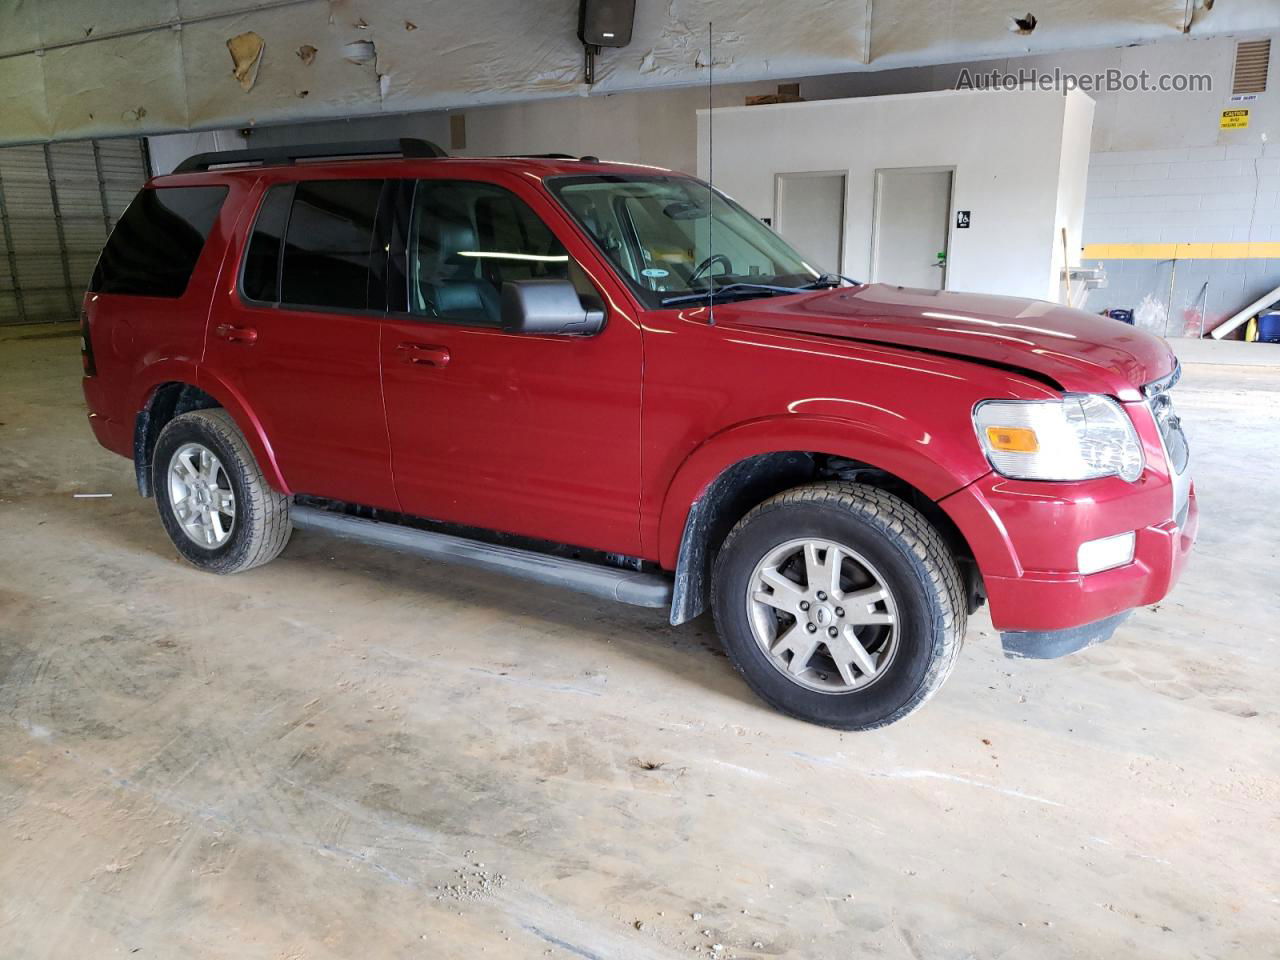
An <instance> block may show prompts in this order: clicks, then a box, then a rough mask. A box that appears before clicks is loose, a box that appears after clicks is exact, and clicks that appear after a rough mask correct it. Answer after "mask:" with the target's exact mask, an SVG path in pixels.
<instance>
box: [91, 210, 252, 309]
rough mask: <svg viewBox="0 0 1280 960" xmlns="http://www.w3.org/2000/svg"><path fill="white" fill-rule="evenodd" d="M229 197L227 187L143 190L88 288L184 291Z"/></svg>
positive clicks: (149, 293) (148, 293)
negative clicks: (223, 204)
mask: <svg viewBox="0 0 1280 960" xmlns="http://www.w3.org/2000/svg"><path fill="white" fill-rule="evenodd" d="M226 197H227V188H226V187H155V188H151V189H147V190H141V191H139V193H138V195H137V196H136V197H134V198H133V202H132V203H130V204H129V208H128V209H127V210H125V212H124V215H123V216H122V217H121V218H120V222H119V223H117V224H116V227H115V229H114V230H112V231H111V237H110V239H109V240H107V245H106V247H105V248H104V249H103V251H102V255H101V256H100V257H99V258H98V265H97V266H96V267H94V270H93V279H92V280H91V281H90V283H89V290H90V291H91V292H93V293H119V294H129V295H133V296H140V297H180V296H182V294H183V293H184V292H185V291H186V289H187V283H188V282H189V281H190V280H191V272H192V271H193V270H194V269H195V266H196V261H197V260H199V259H200V251H201V250H203V249H204V242H205V240H206V239H208V237H209V231H211V230H212V229H213V225H214V223H215V222H216V221H217V219H218V211H219V210H221V209H222V201H223V200H225V199H226Z"/></svg>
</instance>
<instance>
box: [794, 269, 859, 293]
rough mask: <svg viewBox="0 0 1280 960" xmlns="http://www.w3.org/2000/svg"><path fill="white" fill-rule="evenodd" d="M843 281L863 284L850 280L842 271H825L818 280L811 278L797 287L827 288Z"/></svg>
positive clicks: (836, 285) (854, 284)
mask: <svg viewBox="0 0 1280 960" xmlns="http://www.w3.org/2000/svg"><path fill="white" fill-rule="evenodd" d="M841 283H849V284H852V285H853V286H855V287H858V286H861V284H860V283H859V282H858V281H857V280H850V279H849V278H848V277H846V276H845V275H844V274H840V273H824V274H823V275H822V276H820V277H818V279H817V280H811V281H809V282H808V283H806V284H802V285H801V286H798V287H796V289H797V290H825V289H828V288H831V287H838V286H840V284H841Z"/></svg>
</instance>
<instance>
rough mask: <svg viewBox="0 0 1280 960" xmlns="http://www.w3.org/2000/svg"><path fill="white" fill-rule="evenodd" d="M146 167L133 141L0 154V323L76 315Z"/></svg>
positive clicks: (14, 149) (87, 142) (137, 143)
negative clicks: (112, 230)
mask: <svg viewBox="0 0 1280 960" xmlns="http://www.w3.org/2000/svg"><path fill="white" fill-rule="evenodd" d="M144 164H145V159H144V154H143V147H142V142H141V141H139V140H83V141H78V142H75V143H54V144H47V145H39V144H37V145H34V146H25V147H5V148H4V149H0V228H2V229H0V324H2V323H39V322H42V321H53V320H72V319H74V318H75V317H76V314H77V313H78V312H79V307H80V297H81V295H82V294H83V293H84V289H85V287H87V286H88V284H89V275H90V274H91V273H92V272H93V265H94V263H96V262H97V259H98V251H100V250H101V249H102V245H103V244H104V243H105V242H106V239H107V234H108V232H109V231H110V230H111V228H112V227H113V226H115V222H116V220H117V219H119V217H120V214H121V213H123V212H124V208H125V207H126V206H128V204H129V201H130V200H131V199H132V198H133V195H134V194H135V193H136V192H137V191H138V188H139V187H141V186H142V183H143V181H144V180H145V179H146V173H145V167H144Z"/></svg>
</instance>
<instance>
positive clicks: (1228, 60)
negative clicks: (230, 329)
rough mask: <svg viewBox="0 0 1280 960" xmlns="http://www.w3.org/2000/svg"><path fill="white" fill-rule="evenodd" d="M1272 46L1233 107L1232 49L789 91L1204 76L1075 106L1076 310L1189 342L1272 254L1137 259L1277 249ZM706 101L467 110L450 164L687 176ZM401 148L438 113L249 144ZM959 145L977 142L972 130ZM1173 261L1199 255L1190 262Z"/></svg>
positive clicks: (1152, 48)
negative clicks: (1246, 113)
mask: <svg viewBox="0 0 1280 960" xmlns="http://www.w3.org/2000/svg"><path fill="white" fill-rule="evenodd" d="M1241 36H1242V37H1244V38H1247V39H1257V38H1259V37H1265V36H1267V34H1257V33H1254V34H1248V33H1246V34H1241ZM1273 37H1274V41H1275V42H1273V44H1272V52H1271V57H1272V59H1271V89H1269V90H1268V91H1267V92H1266V93H1264V94H1262V95H1260V96H1259V97H1258V98H1257V100H1255V101H1252V102H1249V103H1247V104H1233V103H1232V101H1231V100H1230V84H1231V71H1232V65H1233V62H1234V56H1235V47H1236V40H1237V38H1234V37H1220V38H1209V39H1195V38H1194V37H1192V38H1179V39H1176V40H1168V41H1162V42H1159V43H1152V44H1147V45H1144V46H1134V47H1124V48H1120V49H1106V50H1095V51H1082V52H1076V53H1068V54H1054V55H1043V56H1026V57H1020V58H1012V59H1005V60H987V61H980V62H969V63H953V64H946V65H942V66H932V67H915V68H907V69H897V70H884V71H878V72H869V73H858V74H843V75H833V76H825V77H813V78H805V79H803V80H802V81H801V86H802V92H803V94H804V96H805V97H807V98H809V99H814V100H817V99H831V98H840V97H864V96H877V95H884V94H897V93H911V92H923V91H931V90H946V89H952V88H954V87H955V85H956V82H957V78H958V77H959V76H960V75H961V71H962V70H965V69H968V70H969V71H970V72H971V73H978V72H982V71H989V70H991V69H992V68H993V67H995V68H999V69H1001V70H1004V71H1006V72H1012V71H1017V70H1019V69H1027V68H1036V69H1039V70H1041V71H1052V70H1053V69H1055V68H1058V69H1061V70H1064V71H1072V72H1076V73H1090V74H1092V73H1100V72H1105V71H1107V70H1110V69H1115V70H1120V71H1125V72H1129V73H1136V72H1139V71H1142V70H1146V71H1148V72H1149V73H1151V74H1153V75H1159V74H1161V73H1207V74H1209V75H1210V77H1211V78H1212V81H1213V82H1212V89H1211V90H1207V91H1203V92H1198V93H1141V92H1131V93H1126V92H1116V93H1107V92H1095V93H1091V94H1090V96H1092V98H1093V99H1094V101H1095V103H1096V107H1095V111H1094V120H1093V134H1092V155H1091V162H1090V168H1089V179H1088V189H1087V191H1086V204H1085V217H1084V230H1083V242H1084V244H1085V251H1084V252H1085V254H1086V262H1087V263H1089V264H1096V263H1098V262H1101V263H1103V264H1105V267H1106V270H1107V273H1108V277H1109V285H1108V286H1107V287H1106V288H1104V289H1101V290H1095V291H1092V292H1091V293H1090V295H1089V297H1088V300H1087V307H1088V308H1089V309H1095V310H1097V309H1103V308H1104V307H1112V306H1115V307H1133V308H1139V307H1142V308H1143V310H1142V315H1143V316H1144V317H1145V318H1146V320H1147V322H1148V325H1150V326H1152V327H1153V328H1158V329H1161V330H1163V329H1165V328H1166V326H1167V327H1168V329H1169V331H1170V333H1180V332H1183V331H1184V330H1186V329H1188V328H1190V329H1193V330H1194V331H1197V332H1198V330H1199V328H1200V316H1201V311H1202V312H1203V314H1204V317H1203V322H1204V327H1205V329H1212V327H1213V326H1214V325H1215V324H1216V323H1218V322H1219V321H1220V320H1221V319H1222V318H1224V317H1225V316H1229V315H1230V314H1231V313H1233V312H1235V310H1237V309H1239V308H1240V307H1242V306H1244V305H1245V304H1247V303H1248V302H1249V301H1251V300H1252V299H1255V298H1256V297H1257V296H1259V295H1261V294H1262V293H1265V292H1266V291H1267V290H1269V289H1270V288H1271V287H1272V286H1275V285H1276V284H1278V283H1280V255H1274V254H1276V251H1275V248H1271V247H1265V248H1264V247H1254V248H1246V249H1243V250H1242V249H1241V248H1238V247H1237V248H1232V247H1226V246H1222V247H1220V248H1219V249H1218V251H1217V255H1215V256H1213V257H1207V256H1203V255H1197V256H1192V257H1187V256H1181V257H1178V258H1177V259H1176V260H1175V259H1174V257H1175V255H1176V254H1177V253H1178V252H1179V251H1178V248H1177V247H1176V246H1175V247H1173V248H1172V250H1171V249H1170V248H1169V247H1168V246H1160V247H1155V246H1148V245H1152V244H1166V245H1168V244H1175V245H1176V244H1178V243H1183V244H1192V243H1217V244H1228V243H1247V242H1250V241H1252V242H1255V243H1257V242H1268V243H1274V242H1280V236H1276V237H1275V238H1274V239H1273V228H1275V227H1276V226H1277V225H1280V223H1278V222H1277V218H1278V217H1280V206H1278V205H1277V194H1280V152H1278V146H1277V145H1280V96H1277V94H1276V92H1275V90H1276V87H1277V85H1280V33H1278V34H1274V35H1273ZM772 90H773V84H772V83H754V84H732V85H725V86H717V88H716V90H715V103H716V105H717V106H730V105H735V106H736V105H741V104H742V102H743V98H744V97H745V96H747V95H748V94H757V93H766V92H770V91H772ZM705 102H706V91H705V88H683V89H664V90H655V91H651V92H644V93H626V94H615V95H613V96H592V97H571V98H566V99H559V100H545V101H539V102H536V103H527V104H510V105H503V106H495V107H484V108H476V109H470V110H467V111H465V116H466V121H465V122H466V146H465V148H455V149H454V150H453V152H455V153H460V154H484V153H497V154H500V153H516V152H521V151H524V152H550V151H564V152H568V153H595V154H600V155H603V156H608V157H612V158H615V159H625V160H632V161H636V162H641V163H651V164H655V165H658V166H667V167H672V168H675V169H680V170H692V169H693V168H694V166H695V162H696V140H697V136H696V124H695V116H696V111H697V110H698V109H699V108H701V107H703V106H705ZM1231 106H1247V107H1248V109H1249V110H1250V122H1249V126H1248V127H1247V128H1245V129H1240V130H1224V129H1222V128H1221V127H1220V126H1219V118H1220V113H1221V111H1222V110H1223V109H1225V108H1227V107H1231ZM905 132H906V133H913V132H914V133H919V132H920V131H905ZM401 133H404V134H416V135H419V136H422V135H426V136H428V137H431V138H433V139H437V140H439V141H440V142H441V143H443V144H444V145H445V146H446V147H447V146H449V142H448V138H449V114H448V113H445V112H433V113H419V114H405V115H401V116H398V117H378V118H369V119H366V120H360V121H352V122H333V123H319V124H306V125H292V126H285V127H260V128H258V129H257V130H255V131H254V133H253V135H252V140H253V142H260V143H270V142H280V141H285V140H289V139H302V138H305V139H308V140H322V139H342V138H344V137H345V138H358V137H364V136H392V135H401ZM923 133H925V134H926V135H927V134H928V131H923ZM760 134H761V137H762V138H767V137H768V136H769V131H768V129H767V128H762V129H761V131H760ZM972 135H974V136H981V129H980V127H975V128H974V129H973V131H972ZM157 152H158V151H157ZM175 152H177V153H181V152H182V150H181V149H177V150H176V151H175ZM188 152H193V151H188ZM1206 164H1208V165H1207V166H1206ZM1182 252H1183V253H1188V254H1192V255H1195V254H1202V252H1203V248H1194V247H1187V248H1184V250H1183V251H1182ZM1091 254H1092V256H1089V255H1091ZM1273 255H1274V256H1273ZM1175 263H1176V266H1175ZM1171 280H1172V283H1171ZM1206 284H1207V287H1206V286H1205V285H1206ZM1171 290H1172V294H1171ZM1188 311H1189V312H1188ZM1170 317H1172V319H1171V320H1170V319H1169V318H1170Z"/></svg>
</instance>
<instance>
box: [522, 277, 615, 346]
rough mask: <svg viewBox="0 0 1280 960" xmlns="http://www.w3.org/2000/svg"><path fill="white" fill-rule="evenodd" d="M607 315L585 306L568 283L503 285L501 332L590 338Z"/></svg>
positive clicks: (551, 281)
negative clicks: (587, 335)
mask: <svg viewBox="0 0 1280 960" xmlns="http://www.w3.org/2000/svg"><path fill="white" fill-rule="evenodd" d="M603 326H604V311H603V310H599V309H595V308H588V307H584V306H583V305H582V298H581V297H579V296H578V291H577V290H575V289H574V286H573V284H572V283H571V282H570V281H568V280H515V281H507V282H506V283H504V284H503V285H502V329H503V330H506V331H509V332H511V333H543V334H547V333H551V334H579V335H581V334H591V333H598V332H599V331H600V329H601V328H602V327H603Z"/></svg>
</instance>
